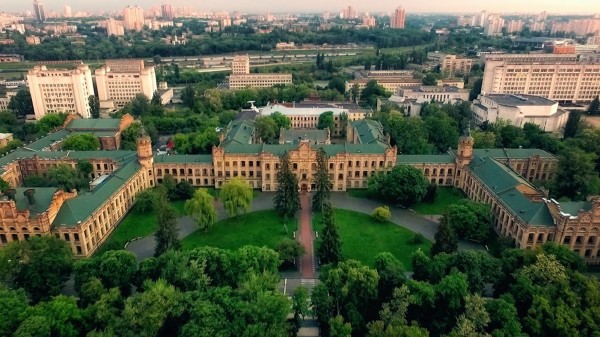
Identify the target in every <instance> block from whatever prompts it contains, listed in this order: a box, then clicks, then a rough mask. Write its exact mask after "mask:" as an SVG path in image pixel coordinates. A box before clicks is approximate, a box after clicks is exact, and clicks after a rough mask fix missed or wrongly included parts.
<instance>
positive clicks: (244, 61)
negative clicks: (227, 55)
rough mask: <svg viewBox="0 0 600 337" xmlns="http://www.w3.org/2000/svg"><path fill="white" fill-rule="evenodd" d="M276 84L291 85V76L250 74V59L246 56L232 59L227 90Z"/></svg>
mask: <svg viewBox="0 0 600 337" xmlns="http://www.w3.org/2000/svg"><path fill="white" fill-rule="evenodd" d="M278 84H284V85H285V84H292V74H285V73H281V74H275V73H262V74H250V58H249V57H248V55H236V56H234V57H233V61H232V62H231V75H230V76H229V89H234V90H235V89H244V88H246V87H257V88H260V87H272V86H274V85H278Z"/></svg>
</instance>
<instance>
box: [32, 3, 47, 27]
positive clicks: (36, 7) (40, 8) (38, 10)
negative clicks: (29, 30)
mask: <svg viewBox="0 0 600 337" xmlns="http://www.w3.org/2000/svg"><path fill="white" fill-rule="evenodd" d="M33 12H34V13H35V19H36V20H37V21H38V22H44V21H46V11H45V10H44V3H43V2H42V1H41V0H34V1H33Z"/></svg>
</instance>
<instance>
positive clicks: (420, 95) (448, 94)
mask: <svg viewBox="0 0 600 337" xmlns="http://www.w3.org/2000/svg"><path fill="white" fill-rule="evenodd" d="M468 100H469V90H467V89H459V88H457V87H435V86H421V87H417V88H402V89H398V90H397V91H396V93H395V94H394V95H392V96H391V97H390V101H392V102H399V103H401V102H408V101H414V102H416V103H423V102H440V103H449V104H454V103H457V102H461V101H468Z"/></svg>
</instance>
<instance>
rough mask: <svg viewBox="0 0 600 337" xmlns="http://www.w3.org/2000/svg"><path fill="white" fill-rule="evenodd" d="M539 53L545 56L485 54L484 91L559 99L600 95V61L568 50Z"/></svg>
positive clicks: (571, 100)
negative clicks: (569, 52)
mask: <svg viewBox="0 0 600 337" xmlns="http://www.w3.org/2000/svg"><path fill="white" fill-rule="evenodd" d="M539 55H545V56H536V57H532V56H533V54H530V55H522V57H521V58H519V57H518V56H512V55H507V56H506V57H503V55H486V56H489V59H487V60H486V62H485V71H484V73H483V83H482V87H481V92H482V94H515V95H520V94H525V95H536V96H541V97H544V98H547V99H550V100H553V101H558V102H589V101H591V100H593V99H594V98H595V97H596V96H598V95H600V63H594V62H586V61H577V57H576V56H575V55H569V54H539ZM546 55H547V56H546ZM511 56H512V57H511Z"/></svg>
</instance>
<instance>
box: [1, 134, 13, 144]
mask: <svg viewBox="0 0 600 337" xmlns="http://www.w3.org/2000/svg"><path fill="white" fill-rule="evenodd" d="M12 141H13V134H12V133H0V148H2V147H5V146H6V145H8V143H10V142H12Z"/></svg>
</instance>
